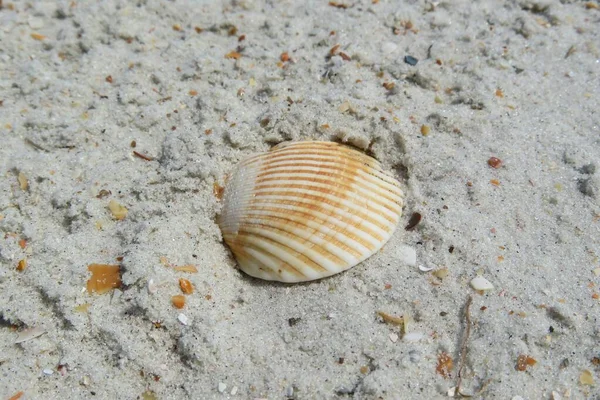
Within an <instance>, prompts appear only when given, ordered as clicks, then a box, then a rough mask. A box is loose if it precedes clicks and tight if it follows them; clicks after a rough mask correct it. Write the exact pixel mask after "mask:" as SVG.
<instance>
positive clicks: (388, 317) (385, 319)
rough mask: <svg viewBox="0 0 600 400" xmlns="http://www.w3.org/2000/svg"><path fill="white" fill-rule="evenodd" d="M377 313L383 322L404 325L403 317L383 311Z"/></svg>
mask: <svg viewBox="0 0 600 400" xmlns="http://www.w3.org/2000/svg"><path fill="white" fill-rule="evenodd" d="M377 315H379V316H380V317H381V319H383V322H385V323H388V324H392V325H398V326H404V317H396V316H394V315H390V314H387V313H384V312H383V311H377Z"/></svg>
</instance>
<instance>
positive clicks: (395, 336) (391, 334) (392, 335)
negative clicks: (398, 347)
mask: <svg viewBox="0 0 600 400" xmlns="http://www.w3.org/2000/svg"><path fill="white" fill-rule="evenodd" d="M390 340H391V341H392V343H396V342H397V341H398V335H396V334H395V333H390Z"/></svg>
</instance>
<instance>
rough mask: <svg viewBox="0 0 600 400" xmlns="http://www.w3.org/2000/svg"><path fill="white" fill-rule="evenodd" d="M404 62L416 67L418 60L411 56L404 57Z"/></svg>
mask: <svg viewBox="0 0 600 400" xmlns="http://www.w3.org/2000/svg"><path fill="white" fill-rule="evenodd" d="M404 62H405V63H407V64H408V65H412V66H415V65H417V63H418V62H419V60H417V59H416V58H415V57H413V56H405V57H404Z"/></svg>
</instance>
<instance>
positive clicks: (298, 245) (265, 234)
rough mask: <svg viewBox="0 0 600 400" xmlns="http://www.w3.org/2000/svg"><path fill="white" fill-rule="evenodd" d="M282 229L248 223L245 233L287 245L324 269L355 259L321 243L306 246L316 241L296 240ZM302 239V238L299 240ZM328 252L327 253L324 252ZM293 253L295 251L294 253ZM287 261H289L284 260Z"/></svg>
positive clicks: (333, 267)
mask: <svg viewBox="0 0 600 400" xmlns="http://www.w3.org/2000/svg"><path fill="white" fill-rule="evenodd" d="M282 232H285V231H282V230H281V229H278V228H275V227H273V226H269V225H264V224H254V225H252V226H248V225H246V227H245V229H244V232H243V233H244V234H252V235H256V236H259V237H261V238H265V239H268V240H272V241H273V242H275V243H277V244H278V245H280V246H282V247H285V248H289V249H291V250H293V251H295V252H297V253H298V254H300V255H301V256H302V258H304V257H306V258H307V259H309V260H310V261H312V262H313V263H315V264H316V265H318V266H320V267H321V269H324V270H328V271H330V270H332V269H338V267H337V266H338V265H340V264H343V263H347V262H352V261H354V259H355V258H354V257H351V258H350V260H349V259H348V257H347V258H346V259H344V258H342V257H338V256H336V255H335V254H334V253H332V252H330V251H329V250H328V249H326V248H325V247H322V246H320V245H315V246H306V243H309V244H315V243H314V242H311V241H306V240H304V238H302V237H299V236H296V238H297V239H296V240H294V238H292V237H289V236H287V235H285V234H283V233H282ZM298 239H300V240H298ZM315 247H318V248H320V249H322V250H323V251H322V252H319V251H318V250H315ZM324 253H327V254H324ZM292 255H293V253H292ZM323 257H325V258H326V260H325V261H326V264H324V263H322V262H321V260H322V259H323ZM296 258H297V259H298V260H299V262H301V263H303V262H304V261H302V258H298V257H296ZM284 261H286V262H288V264H289V261H287V260H284Z"/></svg>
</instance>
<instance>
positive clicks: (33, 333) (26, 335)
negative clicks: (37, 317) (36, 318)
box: [15, 326, 46, 344]
mask: <svg viewBox="0 0 600 400" xmlns="http://www.w3.org/2000/svg"><path fill="white" fill-rule="evenodd" d="M44 333H46V331H45V330H44V329H42V328H40V327H39V326H36V327H33V328H29V329H25V330H22V331H21V332H19V334H18V336H17V339H16V340H15V344H18V343H23V342H26V341H28V340H31V339H35V338H36V337H39V336H42V335H43V334H44Z"/></svg>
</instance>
